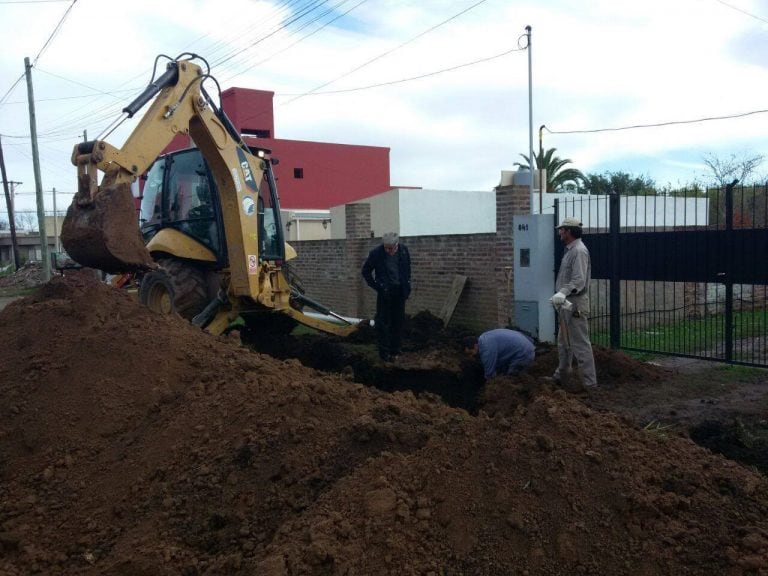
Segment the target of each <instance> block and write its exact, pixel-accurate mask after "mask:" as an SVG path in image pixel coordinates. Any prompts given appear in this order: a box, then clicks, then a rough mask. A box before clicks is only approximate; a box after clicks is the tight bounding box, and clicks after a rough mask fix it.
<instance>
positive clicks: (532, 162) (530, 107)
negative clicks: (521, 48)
mask: <svg viewBox="0 0 768 576" xmlns="http://www.w3.org/2000/svg"><path fill="white" fill-rule="evenodd" d="M525 35H526V36H527V37H528V158H529V159H530V162H529V164H530V166H529V167H528V168H529V172H530V173H531V184H530V186H529V192H530V196H529V197H530V199H531V213H533V175H534V169H535V168H534V166H535V165H536V160H535V158H534V157H533V65H532V61H533V58H532V56H531V27H530V26H526V27H525ZM539 186H541V183H539Z"/></svg>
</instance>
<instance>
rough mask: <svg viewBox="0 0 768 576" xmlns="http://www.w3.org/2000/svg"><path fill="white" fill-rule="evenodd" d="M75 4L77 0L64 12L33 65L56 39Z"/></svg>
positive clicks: (73, 0)
mask: <svg viewBox="0 0 768 576" xmlns="http://www.w3.org/2000/svg"><path fill="white" fill-rule="evenodd" d="M75 4H77V0H72V4H70V5H69V8H67V10H66V11H65V12H64V15H63V16H62V17H61V19H60V20H59V23H58V24H56V27H55V28H54V29H53V32H51V35H50V36H48V40H46V41H45V44H43V47H42V48H40V52H38V53H37V56H35V59H34V60H33V61H32V66H34V65H36V64H37V61H38V60H39V59H40V56H42V55H43V52H45V49H46V48H48V45H49V44H50V43H51V41H52V40H53V39H54V37H55V36H56V34H58V33H59V30H60V29H61V26H62V25H63V24H64V20H66V19H67V16H69V12H70V11H71V10H72V8H74V6H75Z"/></svg>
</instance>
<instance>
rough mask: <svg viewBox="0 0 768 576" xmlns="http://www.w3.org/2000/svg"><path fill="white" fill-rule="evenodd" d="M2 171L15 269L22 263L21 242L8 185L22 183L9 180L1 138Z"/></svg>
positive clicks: (0, 158) (0, 160)
mask: <svg viewBox="0 0 768 576" xmlns="http://www.w3.org/2000/svg"><path fill="white" fill-rule="evenodd" d="M0 173H1V174H2V176H3V191H4V192H5V205H6V207H7V208H8V227H9V228H10V229H11V248H12V250H13V267H14V270H18V269H19V266H20V263H19V243H18V242H17V240H16V223H15V222H14V221H13V220H14V213H13V199H12V197H11V192H10V191H9V190H8V185H9V184H10V186H11V187H13V186H14V184H21V182H9V181H8V177H7V176H6V174H5V159H4V158H3V141H2V139H1V138H0Z"/></svg>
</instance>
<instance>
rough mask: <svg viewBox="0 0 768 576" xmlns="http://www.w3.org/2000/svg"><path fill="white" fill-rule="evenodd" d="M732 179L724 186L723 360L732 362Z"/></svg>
mask: <svg viewBox="0 0 768 576" xmlns="http://www.w3.org/2000/svg"><path fill="white" fill-rule="evenodd" d="M738 182H739V181H738V180H734V181H733V182H731V183H730V184H726V186H725V250H726V251H725V254H726V257H725V278H724V279H723V283H724V284H725V327H724V330H725V361H726V362H728V363H732V362H733V187H734V186H736V184H738Z"/></svg>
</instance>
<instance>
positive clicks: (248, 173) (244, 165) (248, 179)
mask: <svg viewBox="0 0 768 576" xmlns="http://www.w3.org/2000/svg"><path fill="white" fill-rule="evenodd" d="M240 167H241V168H242V169H243V175H244V176H245V181H246V182H253V175H252V174H251V167H250V166H248V161H247V160H243V161H242V162H240Z"/></svg>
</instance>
